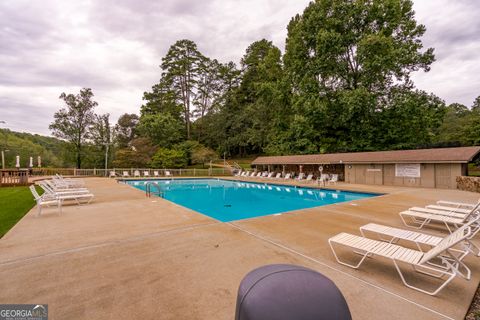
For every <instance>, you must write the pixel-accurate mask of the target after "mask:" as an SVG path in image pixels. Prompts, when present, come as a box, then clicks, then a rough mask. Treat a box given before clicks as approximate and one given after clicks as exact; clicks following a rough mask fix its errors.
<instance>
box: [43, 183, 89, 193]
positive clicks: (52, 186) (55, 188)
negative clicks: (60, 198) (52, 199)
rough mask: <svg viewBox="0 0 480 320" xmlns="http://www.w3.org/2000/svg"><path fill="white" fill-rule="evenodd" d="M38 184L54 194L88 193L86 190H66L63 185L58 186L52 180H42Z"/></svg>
mask: <svg viewBox="0 0 480 320" xmlns="http://www.w3.org/2000/svg"><path fill="white" fill-rule="evenodd" d="M39 184H43V185H45V186H47V188H49V189H50V190H51V191H52V192H54V193H88V192H90V191H89V190H88V189H87V188H84V187H82V188H67V187H65V186H63V185H58V184H57V183H56V182H55V181H54V180H42V181H39Z"/></svg>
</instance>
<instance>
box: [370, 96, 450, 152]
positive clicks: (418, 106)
mask: <svg viewBox="0 0 480 320" xmlns="http://www.w3.org/2000/svg"><path fill="white" fill-rule="evenodd" d="M446 109H447V108H446V107H445V103H444V101H443V100H441V99H440V98H438V97H437V96H435V95H434V94H428V93H426V92H424V91H420V90H416V91H411V90H394V91H392V95H391V98H390V100H389V101H388V105H387V106H386V107H385V108H384V109H383V110H382V113H381V115H380V117H379V118H380V119H379V121H378V122H377V126H376V128H377V129H378V130H377V131H375V132H376V133H375V134H374V136H375V137H376V138H375V144H374V146H375V149H412V148H415V147H417V146H428V145H429V144H431V143H433V142H435V140H436V137H437V136H438V133H439V130H438V129H439V128H440V126H441V124H442V121H443V119H444V116H445V112H446Z"/></svg>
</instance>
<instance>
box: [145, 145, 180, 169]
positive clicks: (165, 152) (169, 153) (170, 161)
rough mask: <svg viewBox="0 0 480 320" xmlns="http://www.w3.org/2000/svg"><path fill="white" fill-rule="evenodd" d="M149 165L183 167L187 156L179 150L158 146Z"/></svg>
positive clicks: (155, 166)
mask: <svg viewBox="0 0 480 320" xmlns="http://www.w3.org/2000/svg"><path fill="white" fill-rule="evenodd" d="M150 165H151V166H152V167H153V168H165V169H178V168H184V167H185V166H186V165H187V156H186V154H185V152H183V151H181V150H176V149H167V148H159V149H158V150H157V152H156V153H155V155H154V156H153V158H152V161H151V164H150Z"/></svg>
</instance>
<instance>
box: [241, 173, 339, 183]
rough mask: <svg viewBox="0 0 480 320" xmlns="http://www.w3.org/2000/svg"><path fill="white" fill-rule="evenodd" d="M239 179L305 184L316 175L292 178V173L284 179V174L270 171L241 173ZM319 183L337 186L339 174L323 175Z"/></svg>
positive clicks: (302, 174)
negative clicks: (275, 180)
mask: <svg viewBox="0 0 480 320" xmlns="http://www.w3.org/2000/svg"><path fill="white" fill-rule="evenodd" d="M235 176H237V177H251V178H266V179H277V180H291V179H294V180H297V181H305V182H311V181H315V180H314V175H313V174H312V173H310V174H308V175H307V176H306V175H305V173H303V172H301V173H299V175H298V177H296V178H292V174H291V173H287V174H285V177H282V173H280V172H278V173H275V172H273V171H272V172H268V171H263V172H262V171H258V172H253V171H240V172H238V173H237V174H235ZM317 182H318V183H319V184H323V185H325V184H336V183H337V182H338V174H332V175H328V174H321V175H320V176H319V177H318V178H317Z"/></svg>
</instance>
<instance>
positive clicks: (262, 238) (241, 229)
mask: <svg viewBox="0 0 480 320" xmlns="http://www.w3.org/2000/svg"><path fill="white" fill-rule="evenodd" d="M228 224H229V225H230V226H232V227H234V228H236V229H238V230H240V231H242V232H245V233H247V234H249V235H251V236H253V237H255V238H257V239H260V240H262V241H265V242H268V243H270V244H272V245H274V246H276V247H279V248H282V249H284V250H287V251H289V252H291V253H293V254H296V255H298V256H300V257H302V258H304V259H307V260H309V261H312V262H315V263H317V264H320V265H322V266H324V267H327V268H329V269H331V270H334V271H337V272H339V273H341V274H343V275H345V276H348V277H350V278H353V279H356V280H358V281H360V282H362V283H364V284H366V285H369V286H371V287H373V288H376V289H378V290H381V291H383V292H385V293H387V294H390V295H392V296H394V297H396V298H399V299H401V300H404V301H406V302H409V303H411V304H413V305H415V306H417V307H419V308H421V309H424V310H427V311H430V312H432V313H435V314H437V315H439V316H442V317H443V318H445V319H449V320H455V319H454V318H452V317H449V316H447V315H445V314H443V313H440V312H438V311H436V310H433V309H430V308H429V307H427V306H424V305H422V304H419V303H417V302H415V301H412V300H410V299H407V298H405V297H402V296H401V295H398V294H396V293H394V292H392V291H389V290H387V289H385V288H382V287H380V286H377V285H375V284H373V283H370V282H368V281H366V280H363V279H360V278H358V277H356V276H354V275H352V274H350V273H347V272H345V271H342V270H340V269H337V268H335V267H333V266H331V265H328V264H326V263H324V262H321V261H320V260H318V259H315V258H313V257H310V256H307V255H306V254H303V253H301V252H299V251H297V250H295V249H292V248H290V247H287V246H285V245H283V244H280V243H277V242H275V241H273V240H270V239H268V238H265V237H263V236H260V235H257V234H255V233H253V232H251V231H248V230H246V229H243V228H242V227H239V226H237V225H235V224H233V223H228Z"/></svg>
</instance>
